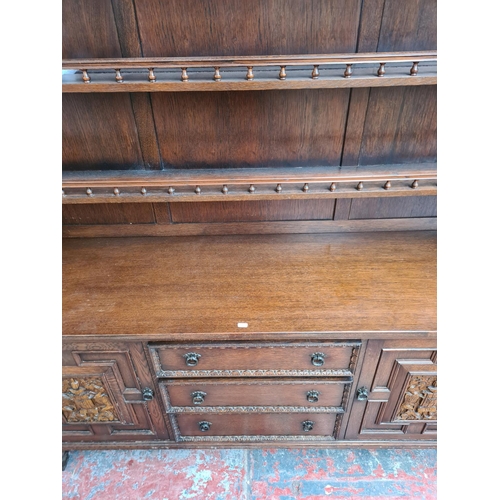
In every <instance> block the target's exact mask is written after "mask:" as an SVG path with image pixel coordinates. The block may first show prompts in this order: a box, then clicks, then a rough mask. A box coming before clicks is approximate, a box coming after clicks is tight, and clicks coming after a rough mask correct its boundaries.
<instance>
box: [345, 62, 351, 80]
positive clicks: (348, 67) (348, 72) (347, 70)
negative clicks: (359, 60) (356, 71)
mask: <svg viewBox="0 0 500 500" xmlns="http://www.w3.org/2000/svg"><path fill="white" fill-rule="evenodd" d="M351 75H352V64H346V67H345V71H344V78H351Z"/></svg>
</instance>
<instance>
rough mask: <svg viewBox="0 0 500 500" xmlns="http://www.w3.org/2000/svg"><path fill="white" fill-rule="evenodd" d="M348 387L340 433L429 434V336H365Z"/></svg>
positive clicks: (368, 436) (432, 357)
mask: <svg viewBox="0 0 500 500" xmlns="http://www.w3.org/2000/svg"><path fill="white" fill-rule="evenodd" d="M353 393H354V401H353V404H352V409H351V414H350V417H349V422H348V425H347V431H346V435H345V438H346V439H360V440H372V439H373V440H381V439H383V440H387V439H394V440H409V441H413V440H435V439H436V432H437V352H436V349H435V342H433V341H427V340H426V341H420V340H419V341H394V340H391V341H373V340H371V341H369V343H368V347H367V349H366V353H365V357H364V362H363V368H362V371H361V374H360V377H359V382H358V385H357V387H356V391H353Z"/></svg>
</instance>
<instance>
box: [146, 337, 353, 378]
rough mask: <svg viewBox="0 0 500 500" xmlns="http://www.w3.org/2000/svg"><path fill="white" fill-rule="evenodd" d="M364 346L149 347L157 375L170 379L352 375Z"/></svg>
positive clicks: (235, 344)
mask: <svg viewBox="0 0 500 500" xmlns="http://www.w3.org/2000/svg"><path fill="white" fill-rule="evenodd" d="M360 345H361V343H360V342H357V341H346V342H294V343H292V342H290V343H267V342H260V343H255V342H252V343H251V342H231V343H229V342H228V343H219V344H216V343H214V344H202V343H199V344H197V343H193V344H153V345H150V350H151V355H152V359H153V363H154V366H155V371H156V375H157V376H158V377H160V378H170V377H255V376H300V377H304V376H318V375H321V376H352V375H353V373H354V370H355V366H356V360H357V355H358V352H359V347H360Z"/></svg>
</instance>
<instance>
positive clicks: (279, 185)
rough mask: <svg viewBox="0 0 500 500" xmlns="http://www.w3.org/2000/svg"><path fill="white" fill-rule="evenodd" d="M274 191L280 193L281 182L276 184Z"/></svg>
mask: <svg viewBox="0 0 500 500" xmlns="http://www.w3.org/2000/svg"><path fill="white" fill-rule="evenodd" d="M275 191H276V192H277V193H281V191H283V188H282V187H281V184H278V185H277V186H276V189H275Z"/></svg>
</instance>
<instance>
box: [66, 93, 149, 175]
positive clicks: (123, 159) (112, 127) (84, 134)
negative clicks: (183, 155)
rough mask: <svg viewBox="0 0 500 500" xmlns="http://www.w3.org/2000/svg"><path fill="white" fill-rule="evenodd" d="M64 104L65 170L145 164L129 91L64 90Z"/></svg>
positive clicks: (132, 166) (140, 165) (127, 166)
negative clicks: (78, 93)
mask: <svg viewBox="0 0 500 500" xmlns="http://www.w3.org/2000/svg"><path fill="white" fill-rule="evenodd" d="M62 106H63V113H62V161H63V170H64V169H71V170H89V169H97V170H99V169H100V168H115V169H116V168H119V167H120V166H121V168H122V169H123V168H134V167H135V168H142V164H143V158H142V153H141V150H140V146H139V140H138V135H137V128H136V123H135V120H134V114H133V111H132V106H131V102H130V96H129V95H127V94H120V95H118V94H116V95H100V94H91V95H90V94H89V95H83V94H82V95H77V94H65V95H63V96H62ZM124 166H125V167H124Z"/></svg>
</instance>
